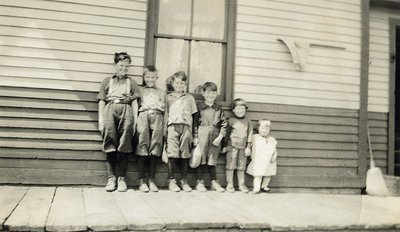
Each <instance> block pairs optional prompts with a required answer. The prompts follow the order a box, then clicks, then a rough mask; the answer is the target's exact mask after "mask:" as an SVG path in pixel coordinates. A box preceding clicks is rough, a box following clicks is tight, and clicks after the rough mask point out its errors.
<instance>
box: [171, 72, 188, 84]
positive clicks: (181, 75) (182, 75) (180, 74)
mask: <svg viewBox="0 0 400 232" xmlns="http://www.w3.org/2000/svg"><path fill="white" fill-rule="evenodd" d="M176 78H179V79H181V80H182V81H186V80H187V76H186V73H185V72H184V71H178V72H176V73H174V75H172V76H171V81H172V82H173V81H174V80H175V79H176Z"/></svg>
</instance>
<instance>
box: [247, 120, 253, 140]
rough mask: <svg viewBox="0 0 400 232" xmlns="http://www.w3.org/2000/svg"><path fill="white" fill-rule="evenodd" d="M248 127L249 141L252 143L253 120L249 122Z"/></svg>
mask: <svg viewBox="0 0 400 232" xmlns="http://www.w3.org/2000/svg"><path fill="white" fill-rule="evenodd" d="M248 125H249V126H248V127H247V142H248V143H251V142H252V141H253V124H252V123H251V120H249V122H248Z"/></svg>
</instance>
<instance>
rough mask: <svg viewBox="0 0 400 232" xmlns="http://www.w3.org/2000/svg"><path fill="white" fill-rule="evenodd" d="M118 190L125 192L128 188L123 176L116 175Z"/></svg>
mask: <svg viewBox="0 0 400 232" xmlns="http://www.w3.org/2000/svg"><path fill="white" fill-rule="evenodd" d="M117 190H118V192H126V191H127V190H128V186H126V183H125V177H122V176H120V177H118V188H117Z"/></svg>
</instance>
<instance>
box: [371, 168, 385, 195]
mask: <svg viewBox="0 0 400 232" xmlns="http://www.w3.org/2000/svg"><path fill="white" fill-rule="evenodd" d="M366 191H367V193H368V194H370V195H375V196H389V195H391V194H390V191H389V189H388V188H387V186H386V184H385V180H384V179H383V175H382V171H381V169H380V168H370V169H369V170H368V171H367V189H366Z"/></svg>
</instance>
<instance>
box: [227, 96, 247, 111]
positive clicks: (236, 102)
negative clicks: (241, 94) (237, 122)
mask: <svg viewBox="0 0 400 232" xmlns="http://www.w3.org/2000/svg"><path fill="white" fill-rule="evenodd" d="M240 105H242V106H244V107H246V110H247V109H248V108H249V107H247V105H246V101H245V100H243V99H241V98H236V99H235V100H233V101H232V105H231V108H232V110H233V109H235V107H236V106H240Z"/></svg>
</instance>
